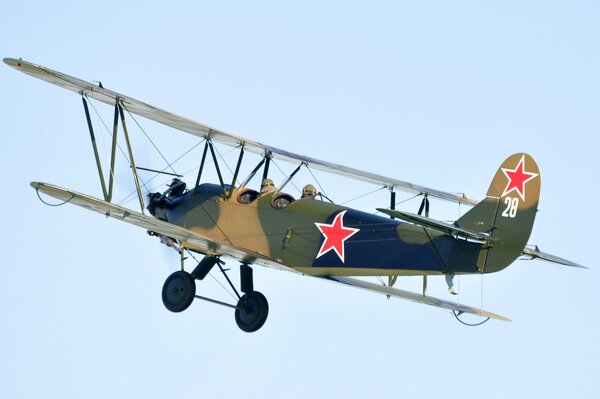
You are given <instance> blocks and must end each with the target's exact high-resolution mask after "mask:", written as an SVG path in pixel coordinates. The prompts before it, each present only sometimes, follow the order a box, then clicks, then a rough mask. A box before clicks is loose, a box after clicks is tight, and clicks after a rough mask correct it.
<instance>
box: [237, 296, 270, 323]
mask: <svg viewBox="0 0 600 399" xmlns="http://www.w3.org/2000/svg"><path fill="white" fill-rule="evenodd" d="M268 315H269V303H268V302H267V298H265V296H264V295H263V294H261V293H260V292H258V291H252V292H247V293H245V294H244V295H243V296H242V297H241V298H240V300H239V301H238V303H237V309H235V322H236V323H237V325H238V327H239V328H240V329H241V330H242V331H245V332H254V331H257V330H258V329H259V328H261V327H262V326H263V325H264V324H265V321H267V316H268Z"/></svg>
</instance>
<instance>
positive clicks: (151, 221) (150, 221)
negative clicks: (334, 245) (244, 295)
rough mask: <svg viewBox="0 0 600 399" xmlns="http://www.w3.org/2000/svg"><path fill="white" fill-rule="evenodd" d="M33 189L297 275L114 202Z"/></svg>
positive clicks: (215, 252) (201, 247) (43, 185)
mask: <svg viewBox="0 0 600 399" xmlns="http://www.w3.org/2000/svg"><path fill="white" fill-rule="evenodd" d="M31 187H33V188H35V190H36V191H38V192H42V193H44V194H47V195H49V196H51V197H54V198H57V199H59V200H61V201H64V202H65V203H67V202H68V203H71V204H74V205H78V206H80V207H82V208H85V209H89V210H91V211H94V212H97V213H100V214H102V215H105V216H106V217H111V218H114V219H117V220H122V221H124V222H127V223H130V224H133V225H135V226H138V227H142V228H144V229H148V230H152V231H154V232H156V233H159V234H161V235H165V236H168V237H172V238H175V239H177V240H178V241H180V242H185V243H187V244H189V245H191V246H193V247H194V248H197V249H199V250H201V251H203V252H205V253H208V254H212V255H227V256H230V257H232V258H234V259H238V260H240V261H242V262H244V263H252V264H259V265H262V266H268V267H274V268H277V269H282V270H288V271H294V269H292V268H290V267H287V266H284V265H282V264H280V263H277V262H274V261H273V260H271V259H269V258H265V257H264V256H262V255H260V254H259V253H255V252H251V251H245V250H243V249H240V248H234V247H231V246H229V245H227V244H225V243H222V242H217V241H213V240H209V239H207V238H206V237H203V236H202V235H200V234H197V233H195V232H194V231H192V230H188V229H186V228H183V227H180V226H177V225H174V224H172V223H167V222H164V221H162V220H159V219H155V218H154V217H152V216H147V215H143V214H141V213H139V212H135V211H132V210H131V209H127V208H124V207H122V206H119V205H115V204H111V203H110V202H106V201H102V200H100V199H97V198H94V197H90V196H88V195H85V194H81V193H78V192H76V191H72V190H67V189H65V188H62V187H58V186H54V185H52V184H47V183H37V182H33V183H31Z"/></svg>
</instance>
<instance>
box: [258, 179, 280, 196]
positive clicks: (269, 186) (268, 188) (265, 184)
mask: <svg viewBox="0 0 600 399" xmlns="http://www.w3.org/2000/svg"><path fill="white" fill-rule="evenodd" d="M276 190H277V188H276V187H275V184H273V180H271V179H264V180H263V181H262V184H261V185H260V195H265V194H269V193H272V192H273V191H276Z"/></svg>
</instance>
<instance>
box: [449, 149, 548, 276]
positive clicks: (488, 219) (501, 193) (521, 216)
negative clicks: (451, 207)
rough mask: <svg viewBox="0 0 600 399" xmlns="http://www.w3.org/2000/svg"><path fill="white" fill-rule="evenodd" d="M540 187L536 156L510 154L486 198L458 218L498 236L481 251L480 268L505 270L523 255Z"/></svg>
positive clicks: (471, 227)
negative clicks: (534, 157)
mask: <svg viewBox="0 0 600 399" xmlns="http://www.w3.org/2000/svg"><path fill="white" fill-rule="evenodd" d="M540 187H541V176H540V170H539V168H538V166H537V164H536V162H535V160H534V159H533V158H532V157H531V156H530V155H528V154H525V153H517V154H514V155H511V156H510V157H508V158H507V159H506V160H505V161H504V162H503V163H502V165H501V166H500V168H498V171H497V172H496V175H495V176H494V179H493V180H492V183H491V184H490V188H489V189H488V192H487V194H486V197H485V199H483V200H482V201H481V202H480V203H479V204H477V205H476V206H475V207H473V209H471V210H470V211H469V212H467V213H466V214H465V215H464V216H463V217H461V218H460V219H458V220H457V221H456V224H457V225H458V226H460V227H462V228H465V229H468V230H473V231H477V232H481V233H488V234H489V235H490V236H491V237H493V238H494V239H496V240H497V241H496V242H494V243H492V244H491V245H490V246H488V247H485V248H482V250H481V251H480V254H479V258H478V260H477V267H478V268H479V270H481V271H482V272H484V273H492V272H496V271H499V270H502V269H504V268H505V267H507V266H508V265H510V264H511V263H512V262H513V261H514V260H515V259H517V258H518V257H519V256H520V255H521V253H522V251H523V248H524V247H525V245H526V244H527V241H528V240H529V236H530V234H531V230H532V229H533V223H534V221H535V215H536V213H537V207H538V203H539V198H540Z"/></svg>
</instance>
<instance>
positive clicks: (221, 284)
mask: <svg viewBox="0 0 600 399" xmlns="http://www.w3.org/2000/svg"><path fill="white" fill-rule="evenodd" d="M185 252H187V253H188V254H189V255H190V256H191V257H192V258H193V259H194V260H195V261H196V262H197V263H200V262H199V261H198V259H196V257H195V256H194V254H193V253H192V252H190V250H188V249H187V248H186V250H185ZM208 275H209V276H210V277H211V278H212V279H213V280H215V281H216V282H217V284H219V285H220V286H221V288H223V290H225V292H227V293H228V294H229V295H231V297H232V298H233V299H234V300H236V301H237V300H238V298H236V297H235V295H233V293H232V292H231V291H229V290H228V289H227V287H225V286H224V285H223V283H221V282H220V281H219V280H217V278H216V277H215V276H213V275H212V273H209V274H208Z"/></svg>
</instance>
